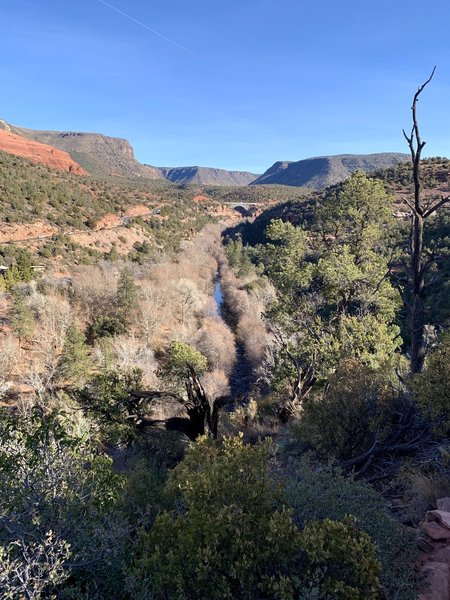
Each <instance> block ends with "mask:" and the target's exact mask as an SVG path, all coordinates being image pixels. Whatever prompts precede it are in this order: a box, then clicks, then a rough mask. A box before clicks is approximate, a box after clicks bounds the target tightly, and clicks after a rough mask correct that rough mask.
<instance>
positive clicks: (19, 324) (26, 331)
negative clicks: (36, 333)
mask: <svg viewBox="0 0 450 600" xmlns="http://www.w3.org/2000/svg"><path fill="white" fill-rule="evenodd" d="M10 322H11V327H12V329H13V331H14V332H15V333H16V334H17V335H18V336H19V346H21V345H22V340H23V339H28V338H30V337H31V335H32V334H33V329H34V318H33V314H32V312H31V310H30V308H29V306H28V304H27V302H26V299H25V297H24V296H23V295H22V294H20V293H15V294H14V298H13V305H12V308H11V317H10Z"/></svg>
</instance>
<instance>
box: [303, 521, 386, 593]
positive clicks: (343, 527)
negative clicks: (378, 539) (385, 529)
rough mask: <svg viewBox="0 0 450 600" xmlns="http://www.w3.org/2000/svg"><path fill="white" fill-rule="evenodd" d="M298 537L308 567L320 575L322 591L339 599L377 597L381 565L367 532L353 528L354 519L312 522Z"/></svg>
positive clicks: (354, 524) (354, 526)
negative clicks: (307, 560)
mask: <svg viewBox="0 0 450 600" xmlns="http://www.w3.org/2000/svg"><path fill="white" fill-rule="evenodd" d="M301 536H302V546H303V549H304V551H305V552H306V554H307V555H308V558H309V560H310V562H311V565H312V567H313V568H314V569H320V570H321V571H322V572H323V574H324V575H323V577H324V581H323V583H322V588H323V589H324V591H325V592H328V593H329V594H331V595H332V597H333V598H336V599H342V600H377V598H379V591H380V580H379V575H380V573H381V565H380V563H379V561H378V559H377V558H376V546H375V544H374V543H373V542H372V540H371V539H370V536H369V535H367V533H365V532H363V531H360V530H359V529H357V528H356V520H355V519H353V518H351V517H345V518H344V519H343V521H342V522H335V521H331V520H330V519H324V520H323V521H312V522H311V523H307V524H306V526H305V528H304V530H303V531H302V534H301Z"/></svg>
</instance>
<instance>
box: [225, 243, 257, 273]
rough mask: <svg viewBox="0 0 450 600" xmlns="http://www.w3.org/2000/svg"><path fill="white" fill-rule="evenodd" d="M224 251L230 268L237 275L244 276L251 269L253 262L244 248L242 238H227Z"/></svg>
mask: <svg viewBox="0 0 450 600" xmlns="http://www.w3.org/2000/svg"><path fill="white" fill-rule="evenodd" d="M225 252H226V255H227V258H228V262H229V264H230V266H231V268H232V269H233V270H234V271H235V273H236V275H237V276H238V277H246V276H248V275H249V274H250V273H251V272H252V271H253V263H252V261H251V258H250V256H249V253H248V251H247V250H246V248H244V245H243V243H242V238H241V237H238V238H237V239H236V240H233V239H229V240H228V241H227V244H226V246H225Z"/></svg>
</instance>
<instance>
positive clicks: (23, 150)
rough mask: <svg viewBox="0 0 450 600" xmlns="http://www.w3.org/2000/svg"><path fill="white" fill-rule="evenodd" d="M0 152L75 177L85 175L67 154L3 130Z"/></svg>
mask: <svg viewBox="0 0 450 600" xmlns="http://www.w3.org/2000/svg"><path fill="white" fill-rule="evenodd" d="M0 150H3V151H4V152H8V153H9V154H14V155H16V156H23V157H24V158H28V159H29V160H32V161H33V162H36V163H41V164H43V165H47V167H51V168H53V169H59V170H60V171H66V172H68V173H74V174H75V175H86V174H87V173H86V171H85V170H84V169H82V167H80V165H79V164H78V163H76V162H75V161H74V160H73V159H72V158H71V157H70V156H69V155H68V154H67V152H63V151H62V150H57V149H56V148H54V147H53V146H48V145H47V144H41V143H40V142H35V141H34V140H29V139H27V138H24V137H22V136H20V135H15V134H14V133H10V132H9V131H5V130H3V129H0Z"/></svg>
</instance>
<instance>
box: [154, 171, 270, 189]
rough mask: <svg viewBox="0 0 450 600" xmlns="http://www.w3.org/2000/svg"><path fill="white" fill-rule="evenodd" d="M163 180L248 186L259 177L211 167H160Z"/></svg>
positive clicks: (245, 172) (243, 172)
mask: <svg viewBox="0 0 450 600" xmlns="http://www.w3.org/2000/svg"><path fill="white" fill-rule="evenodd" d="M159 171H160V173H161V174H162V176H163V177H164V179H168V180H169V181H172V182H173V183H179V184H181V183H196V184H199V185H248V184H249V183H251V182H252V181H254V180H255V179H257V177H259V175H255V173H249V172H248V171H226V170H225V169H215V168H212V167H160V168H159Z"/></svg>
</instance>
